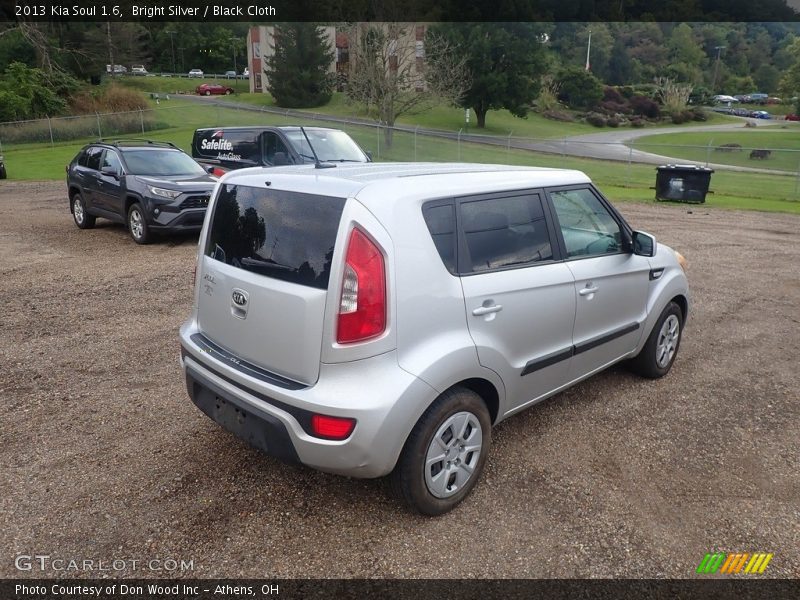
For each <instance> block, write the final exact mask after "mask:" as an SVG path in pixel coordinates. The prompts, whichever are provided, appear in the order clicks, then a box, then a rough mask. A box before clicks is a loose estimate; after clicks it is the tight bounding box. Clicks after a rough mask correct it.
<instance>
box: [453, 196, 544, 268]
mask: <svg viewBox="0 0 800 600" xmlns="http://www.w3.org/2000/svg"><path fill="white" fill-rule="evenodd" d="M459 209H460V213H461V214H460V217H461V230H462V232H463V239H464V245H465V247H466V248H465V249H466V252H465V253H464V254H465V255H466V256H465V257H464V260H460V261H459V262H460V263H461V264H460V270H461V272H462V273H479V272H483V271H490V270H494V269H502V268H506V267H518V266H528V265H533V264H536V263H539V262H542V261H548V260H552V259H553V248H552V245H551V241H550V232H549V231H548V228H547V221H546V220H545V216H544V210H543V206H542V200H541V197H540V196H539V194H536V193H525V194H517V195H513V196H500V197H493V198H487V199H481V200H468V199H465V200H462V202H461V203H460V205H459Z"/></svg>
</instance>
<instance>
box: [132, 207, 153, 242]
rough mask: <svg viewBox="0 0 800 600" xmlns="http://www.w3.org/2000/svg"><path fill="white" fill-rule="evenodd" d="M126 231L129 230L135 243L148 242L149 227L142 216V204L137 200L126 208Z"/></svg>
mask: <svg viewBox="0 0 800 600" xmlns="http://www.w3.org/2000/svg"><path fill="white" fill-rule="evenodd" d="M128 231H130V233H131V237H132V238H133V241H134V242H136V243H137V244H147V243H149V242H150V229H149V228H148V226H147V221H146V220H145V218H144V211H143V210H142V205H141V204H139V203H138V202H134V203H133V204H132V205H131V207H130V208H129V209H128Z"/></svg>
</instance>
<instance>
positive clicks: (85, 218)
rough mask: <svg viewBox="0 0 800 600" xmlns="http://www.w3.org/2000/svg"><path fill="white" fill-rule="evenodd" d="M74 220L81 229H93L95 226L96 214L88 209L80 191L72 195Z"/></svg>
mask: <svg viewBox="0 0 800 600" xmlns="http://www.w3.org/2000/svg"><path fill="white" fill-rule="evenodd" d="M71 202H72V220H73V221H75V225H77V226H78V227H79V228H81V229H91V228H92V227H94V223H95V216H94V215H90V214H89V213H88V212H87V211H86V205H85V204H84V203H83V197H82V196H81V195H80V194H79V193H77V192H76V193H75V194H73V195H72V201H71Z"/></svg>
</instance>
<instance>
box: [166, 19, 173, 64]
mask: <svg viewBox="0 0 800 600" xmlns="http://www.w3.org/2000/svg"><path fill="white" fill-rule="evenodd" d="M166 33H168V34H169V48H170V50H172V74H173V75H175V32H174V31H173V30H171V29H170V30H168V31H167V32H166Z"/></svg>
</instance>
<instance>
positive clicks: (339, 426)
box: [311, 415, 356, 440]
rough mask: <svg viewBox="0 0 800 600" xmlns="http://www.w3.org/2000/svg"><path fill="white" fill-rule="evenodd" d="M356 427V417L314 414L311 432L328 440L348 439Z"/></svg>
mask: <svg viewBox="0 0 800 600" xmlns="http://www.w3.org/2000/svg"><path fill="white" fill-rule="evenodd" d="M355 428H356V420H355V419H347V418H344V417H328V416H326V415H312V417H311V433H312V434H313V435H315V436H316V437H320V438H325V439H327V440H346V439H347V438H348V437H350V434H351V433H353V429H355Z"/></svg>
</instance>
